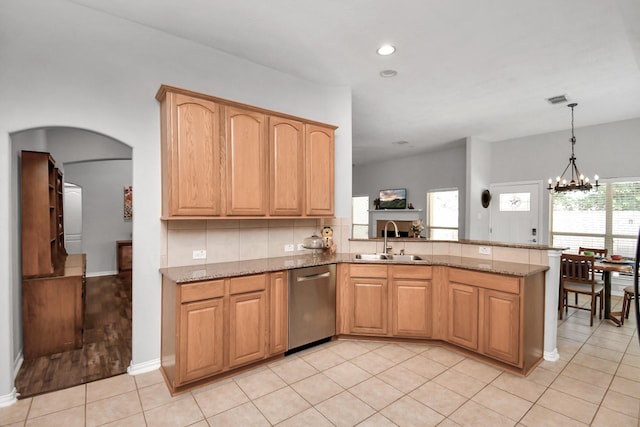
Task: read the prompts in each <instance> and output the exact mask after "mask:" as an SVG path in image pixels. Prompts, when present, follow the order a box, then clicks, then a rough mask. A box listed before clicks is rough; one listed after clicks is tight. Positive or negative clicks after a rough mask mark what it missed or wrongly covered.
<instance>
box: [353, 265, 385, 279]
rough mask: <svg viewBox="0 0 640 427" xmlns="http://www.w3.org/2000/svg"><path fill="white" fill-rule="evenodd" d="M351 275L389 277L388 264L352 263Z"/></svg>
mask: <svg viewBox="0 0 640 427" xmlns="http://www.w3.org/2000/svg"><path fill="white" fill-rule="evenodd" d="M349 274H350V275H351V277H382V278H385V279H386V278H387V266H386V265H373V264H351V265H350V266H349Z"/></svg>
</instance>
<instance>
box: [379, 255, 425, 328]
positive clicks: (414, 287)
mask: <svg viewBox="0 0 640 427" xmlns="http://www.w3.org/2000/svg"><path fill="white" fill-rule="evenodd" d="M431 271H432V268H431V267H422V266H416V267H414V266H408V265H398V266H392V267H389V276H390V279H391V303H392V307H391V316H392V325H391V331H392V334H393V336H396V337H408V338H430V337H431V331H432V325H433V319H432V317H433V302H432V283H431V277H432V276H431Z"/></svg>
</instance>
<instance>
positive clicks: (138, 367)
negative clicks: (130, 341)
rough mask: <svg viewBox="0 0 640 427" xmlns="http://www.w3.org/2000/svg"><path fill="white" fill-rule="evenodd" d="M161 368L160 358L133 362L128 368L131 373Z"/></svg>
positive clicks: (143, 372)
mask: <svg viewBox="0 0 640 427" xmlns="http://www.w3.org/2000/svg"><path fill="white" fill-rule="evenodd" d="M156 369H160V359H154V360H149V361H148V362H142V363H136V364H134V363H133V362H131V364H130V365H129V367H128V368H127V373H128V374H129V375H139V374H146V373H147V372H151V371H155V370H156Z"/></svg>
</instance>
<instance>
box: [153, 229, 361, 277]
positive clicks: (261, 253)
mask: <svg viewBox="0 0 640 427" xmlns="http://www.w3.org/2000/svg"><path fill="white" fill-rule="evenodd" d="M324 226H330V227H331V228H333V240H334V242H335V244H336V246H337V250H338V251H339V252H348V251H349V249H348V248H349V237H350V231H351V218H328V219H255V220H253V219H251V220H233V219H231V220H227V219H224V220H185V221H163V222H162V229H163V230H162V231H163V237H162V244H163V247H162V248H161V249H162V250H161V256H162V258H161V266H162V267H176V266H181V265H197V264H207V263H214V262H227V261H239V260H245V259H255V258H267V257H278V256H287V255H300V254H301V253H310V252H311V251H310V250H308V249H303V250H300V251H299V250H298V244H299V243H302V241H303V240H304V239H305V238H306V237H309V236H311V235H312V234H317V235H320V232H321V231H322V227H324ZM285 245H293V247H294V251H293V252H285ZM196 250H206V251H207V253H206V258H204V259H193V251H196Z"/></svg>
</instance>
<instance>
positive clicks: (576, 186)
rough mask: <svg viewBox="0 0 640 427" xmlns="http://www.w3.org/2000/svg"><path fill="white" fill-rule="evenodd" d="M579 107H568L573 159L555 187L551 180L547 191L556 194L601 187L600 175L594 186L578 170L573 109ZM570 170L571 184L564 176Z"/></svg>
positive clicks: (558, 178)
mask: <svg viewBox="0 0 640 427" xmlns="http://www.w3.org/2000/svg"><path fill="white" fill-rule="evenodd" d="M577 105H578V104H576V103H575V102H574V103H573V104H569V105H568V107H570V108H571V139H570V140H569V141H571V157H569V164H568V165H567V167H566V168H564V171H563V172H562V175H560V176H559V177H557V178H556V183H555V185H552V184H553V181H552V180H551V178H549V186H548V187H547V189H548V190H549V191H553V192H556V193H562V192H565V191H589V190H591V189H592V188H593V187H595V188H596V189H597V188H598V187H599V186H600V184H598V175H595V176H594V181H595V184H593V185H592V184H591V182H590V181H589V177H585V176H584V175H582V174H581V173H580V171H579V170H578V166H577V165H576V156H575V154H574V147H575V145H576V137H575V135H574V134H573V109H574V108H575V107H576V106H577ZM568 170H571V181H569V182H567V179H566V178H565V176H564V174H565V173H567V171H568Z"/></svg>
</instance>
